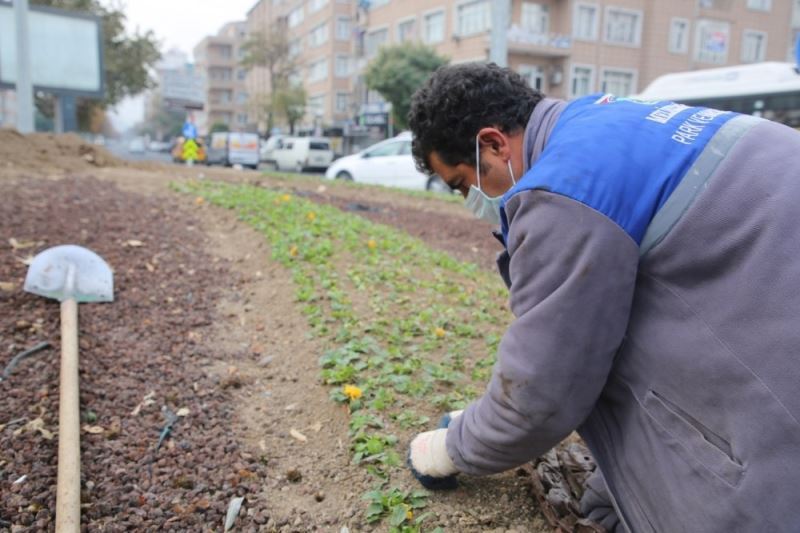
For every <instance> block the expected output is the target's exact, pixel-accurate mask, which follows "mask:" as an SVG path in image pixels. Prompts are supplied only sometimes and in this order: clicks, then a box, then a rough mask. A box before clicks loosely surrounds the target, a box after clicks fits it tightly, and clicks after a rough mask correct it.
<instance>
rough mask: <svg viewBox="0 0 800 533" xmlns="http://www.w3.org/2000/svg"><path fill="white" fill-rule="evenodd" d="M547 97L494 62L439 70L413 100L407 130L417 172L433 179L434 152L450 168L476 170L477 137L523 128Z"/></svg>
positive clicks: (451, 66)
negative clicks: (490, 128)
mask: <svg viewBox="0 0 800 533" xmlns="http://www.w3.org/2000/svg"><path fill="white" fill-rule="evenodd" d="M542 98H543V95H542V94H541V93H540V92H539V91H537V90H535V89H532V88H531V87H530V86H529V85H528V84H527V83H526V82H525V80H524V79H523V78H522V76H520V75H519V74H517V73H516V72H514V71H512V70H510V69H507V68H501V67H498V66H497V65H496V64H494V63H489V64H486V63H462V64H458V65H450V66H444V67H440V68H439V69H437V70H436V72H434V73H433V75H432V76H431V77H430V79H428V81H427V83H425V85H424V86H422V87H421V88H420V89H419V90H418V91H417V92H416V93H414V96H413V97H412V99H411V109H410V111H409V112H408V125H409V128H410V129H411V133H412V136H413V143H412V152H413V154H414V161H415V162H416V164H417V168H418V169H419V170H420V171H421V172H424V173H426V174H433V173H434V172H433V169H432V168H431V165H430V156H431V152H434V151H435V152H436V153H437V155H438V156H439V157H440V158H441V159H442V161H444V162H445V163H447V164H448V165H453V166H455V165H457V164H459V163H468V164H471V165H475V136H476V135H477V134H478V131H480V129H481V128H485V127H487V126H494V127H496V128H498V129H500V130H501V131H503V132H504V133H516V132H517V131H519V130H520V129H521V128H522V129H524V128H525V127H526V126H527V124H528V120H529V119H530V117H531V113H533V108H534V107H535V106H536V104H538V103H539V102H540V101H541V99H542Z"/></svg>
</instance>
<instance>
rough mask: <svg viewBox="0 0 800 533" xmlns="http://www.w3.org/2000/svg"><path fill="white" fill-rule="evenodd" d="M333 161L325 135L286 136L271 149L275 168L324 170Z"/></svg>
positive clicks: (298, 170) (328, 141)
mask: <svg viewBox="0 0 800 533" xmlns="http://www.w3.org/2000/svg"><path fill="white" fill-rule="evenodd" d="M331 161H333V149H332V148H331V141H330V139H327V138H325V137H286V138H283V139H279V140H278V141H276V144H275V148H274V150H273V151H272V162H273V164H274V166H275V170H294V171H296V172H303V171H304V170H325V169H326V168H328V166H329V165H330V164H331Z"/></svg>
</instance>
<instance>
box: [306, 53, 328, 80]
mask: <svg viewBox="0 0 800 533" xmlns="http://www.w3.org/2000/svg"><path fill="white" fill-rule="evenodd" d="M327 77H328V58H327V57H324V58H322V59H318V60H317V61H314V62H313V63H311V64H310V65H309V66H308V81H309V83H314V82H315V81H321V80H324V79H325V78H327Z"/></svg>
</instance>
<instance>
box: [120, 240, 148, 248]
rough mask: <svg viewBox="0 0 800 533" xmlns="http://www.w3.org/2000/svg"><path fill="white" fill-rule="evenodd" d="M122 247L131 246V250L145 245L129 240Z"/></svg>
mask: <svg viewBox="0 0 800 533" xmlns="http://www.w3.org/2000/svg"><path fill="white" fill-rule="evenodd" d="M122 246H130V247H131V248H138V247H140V246H144V243H143V242H142V241H139V240H136V239H129V240H127V241H125V242H124V243H122Z"/></svg>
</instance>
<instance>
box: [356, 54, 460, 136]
mask: <svg viewBox="0 0 800 533" xmlns="http://www.w3.org/2000/svg"><path fill="white" fill-rule="evenodd" d="M447 62H448V59H447V58H445V57H442V56H440V55H438V54H437V53H436V52H435V51H434V50H433V48H430V47H428V46H425V45H422V44H402V45H398V46H390V47H384V48H381V49H380V51H379V52H378V55H377V57H376V58H375V59H374V60H372V62H371V63H370V64H369V65H368V66H367V71H366V73H365V76H364V78H365V81H366V83H367V87H369V88H370V89H372V90H375V91H378V92H379V93H380V94H381V96H383V98H384V99H386V101H387V102H390V103H391V104H392V116H393V117H394V123H395V125H396V126H397V128H398V129H405V128H406V126H407V124H406V122H407V116H408V111H409V109H410V108H411V96H412V95H413V94H414V92H415V91H416V90H417V89H418V88H419V87H420V86H422V84H423V83H424V82H425V81H426V80H427V79H428V77H429V76H430V75H431V74H432V73H433V71H435V70H436V69H437V68H439V67H441V66H442V65H446V64H447Z"/></svg>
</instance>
